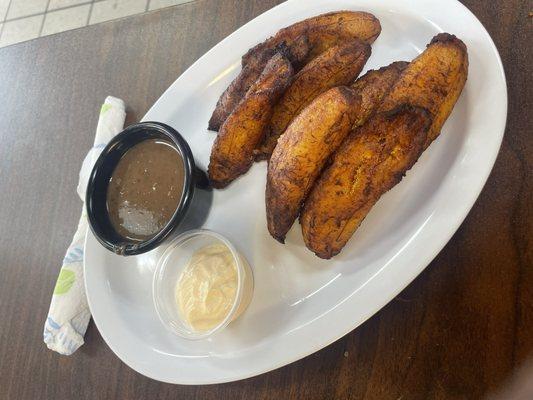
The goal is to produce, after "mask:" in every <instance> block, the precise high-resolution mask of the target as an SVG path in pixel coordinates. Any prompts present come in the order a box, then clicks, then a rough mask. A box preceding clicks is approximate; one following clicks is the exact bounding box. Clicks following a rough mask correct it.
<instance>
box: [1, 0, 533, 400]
mask: <svg viewBox="0 0 533 400" xmlns="http://www.w3.org/2000/svg"><path fill="white" fill-rule="evenodd" d="M276 3H277V1H274V0H245V1H239V0H200V1H196V2H193V3H189V4H185V5H181V6H177V7H172V8H168V9H164V10H160V11H157V12H153V13H148V14H145V15H141V16H137V17H133V18H129V19H125V20H120V21H116V22H111V23H105V24H101V25H95V26H91V27H87V28H84V29H80V30H75V31H70V32H65V33H61V34H58V35H53V36H50V37H45V38H41V39H38V40H35V41H31V42H27V43H23V44H19V45H15V46H12V47H7V48H3V49H0V97H1V103H0V143H1V144H0V226H1V228H2V229H1V233H0V399H10V400H11V399H17V400H18V399H54V400H59V399H115V398H116V399H189V398H191V399H393V400H397V399H403V400H407V399H479V398H485V397H486V396H489V395H491V394H495V393H496V392H498V391H500V390H502V388H503V387H505V386H506V385H508V384H509V382H511V381H512V379H513V376H515V375H516V373H517V371H519V369H520V368H521V366H522V365H525V364H526V363H527V361H528V360H531V359H533V262H532V261H533V257H532V245H531V239H532V236H533V235H532V223H533V221H532V204H533V190H532V182H533V179H532V162H533V160H532V158H533V148H532V147H533V146H532V137H533V135H532V127H533V121H532V119H531V115H532V111H533V104H532V97H533V86H532V82H531V76H532V75H533V74H532V71H531V66H532V65H533V59H532V57H533V53H532V48H531V43H532V42H533V41H532V39H533V38H532V35H531V33H532V28H533V26H532V24H533V19H532V18H530V16H529V13H530V11H532V9H531V3H530V2H528V1H526V0H506V1H482V0H467V1H464V4H465V5H466V6H467V7H468V8H469V9H470V10H472V11H473V13H474V14H475V15H476V16H477V17H478V18H479V19H480V20H481V21H482V23H483V24H484V25H485V27H486V28H487V30H488V31H489V32H490V34H491V35H492V37H493V39H494V41H495V43H496V45H497V47H498V49H499V51H500V54H501V56H502V59H503V63H504V66H505V71H506V74H507V80H508V89H509V116H508V122H507V130H506V133H505V137H504V141H503V146H502V149H501V151H500V154H499V157H498V159H497V161H496V165H495V166H494V170H493V171H492V174H491V176H490V178H489V180H488V182H487V184H486V186H485V188H484V190H483V192H482V193H481V196H480V197H479V199H478V201H477V202H476V204H475V205H474V207H473V209H472V211H471V212H470V214H469V215H468V217H467V218H466V220H465V222H464V223H463V224H462V226H461V227H460V229H459V230H458V231H457V233H456V234H455V235H454V237H453V238H452V240H451V241H450V242H449V243H448V245H447V246H446V247H445V248H444V249H443V250H442V251H441V253H440V254H439V255H438V256H437V257H436V258H435V260H434V261H433V262H432V263H431V265H430V266H428V268H427V269H426V270H425V271H424V272H423V273H422V274H421V275H420V276H419V277H418V278H417V279H416V280H415V281H414V282H413V283H412V284H411V285H409V286H408V287H407V288H406V289H405V290H404V291H403V292H402V293H401V294H400V295H399V296H398V297H397V298H395V299H394V300H393V301H391V302H390V303H389V304H388V305H387V306H386V307H385V308H383V309H382V310H381V311H380V312H379V313H377V314H376V315H375V316H374V317H372V318H371V319H370V320H368V321H367V322H366V323H364V324H363V325H362V326H360V327H359V328H357V329H356V330H355V331H354V332H352V333H351V334H349V335H347V336H345V337H344V338H342V339H340V340H338V341H337V342H335V343H333V344H332V345H330V346H328V347H327V348H325V349H323V350H321V351H319V352H317V353H315V354H313V355H311V356H309V357H307V358H305V359H303V360H300V361H298V362H296V363H293V364H291V365H288V366H286V367H284V368H280V369H278V370H275V371H273V372H270V373H267V374H264V375H261V376H258V377H255V378H250V379H247V380H244V381H240V382H234V383H229V384H224V385H214V386H196V387H187V386H177V385H169V384H163V383H159V382H156V381H153V380H150V379H148V378H145V377H143V376H141V375H139V374H137V373H136V372H134V371H133V370H131V369H130V368H129V367H127V366H126V365H124V364H123V363H122V362H121V361H120V360H119V359H118V358H117V357H116V356H115V355H114V354H113V353H112V352H111V350H110V349H109V348H108V347H107V345H106V344H105V343H104V341H103V340H102V338H101V336H100V335H99V333H98V331H97V330H96V328H95V326H94V325H93V324H92V323H91V325H90V327H89V330H88V331H87V335H86V338H85V339H86V344H85V345H84V346H82V347H81V348H80V350H79V351H78V352H77V353H75V354H74V355H73V356H71V357H64V356H59V355H58V354H56V353H53V352H51V351H49V350H48V349H47V348H46V346H45V345H44V344H43V342H42V330H43V322H44V319H45V317H46V314H47V311H48V307H49V302H50V296H51V293H52V290H53V287H54V284H55V281H56V278H57V274H58V268H59V266H60V264H61V260H62V258H63V255H64V252H65V250H66V248H67V246H68V244H69V243H70V239H71V237H72V234H73V232H74V229H75V225H76V223H77V220H78V217H79V213H80V209H81V202H80V201H79V199H78V198H77V195H76V192H75V188H76V183H77V179H78V170H79V167H80V165H81V161H82V159H83V157H84V155H85V153H86V152H87V150H88V149H89V147H90V145H91V143H92V139H93V136H94V131H95V127H96V122H97V116H98V110H99V107H100V105H101V103H102V102H103V100H104V99H105V97H106V96H107V95H108V94H113V95H115V96H118V97H121V98H123V99H124V100H125V101H126V103H127V104H128V105H129V109H128V122H133V121H136V120H138V119H139V118H140V117H141V116H142V115H143V114H144V113H145V112H146V111H147V110H148V108H149V107H150V106H151V104H152V103H153V102H154V101H155V100H156V99H157V98H158V97H159V96H160V95H161V94H162V92H163V91H164V90H165V89H166V88H167V87H168V86H169V85H170V84H171V83H172V82H173V81H174V80H175V79H176V77H177V76H178V75H180V73H181V72H183V71H184V70H185V69H186V68H187V67H188V66H190V65H191V64H192V63H193V62H194V61H195V60H196V59H198V58H199V57H200V56H201V55H202V54H204V53H205V52H206V51H207V50H209V49H210V48H211V47H212V46H214V45H215V44H216V43H218V42H219V41H220V40H221V39H223V38H224V37H225V36H227V35H228V34H230V33H231V32H233V31H234V30H235V29H237V28H238V27H239V26H241V25H242V24H244V23H246V22H247V21H249V20H250V19H252V18H254V17H255V16H257V15H259V14H260V13H262V12H264V11H266V10H267V9H269V8H271V7H272V6H274V5H275V4H276ZM486 84H487V85H490V82H486ZM489 134H491V133H490V132H487V135H489ZM530 362H533V361H530ZM531 368H533V365H532V367H531ZM532 374H533V372H532ZM530 379H533V377H530ZM507 398H511V397H507ZM524 398H526V397H524ZM528 398H531V397H528Z"/></svg>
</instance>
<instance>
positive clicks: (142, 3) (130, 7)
mask: <svg viewBox="0 0 533 400" xmlns="http://www.w3.org/2000/svg"><path fill="white" fill-rule="evenodd" d="M147 3H148V0H104V1H99V2H97V3H94V5H93V10H92V13H91V19H90V21H89V23H90V24H96V23H98V22H104V21H110V20H112V19H117V18H121V17H126V16H128V15H133V14H139V13H142V12H144V10H145V9H146V5H147Z"/></svg>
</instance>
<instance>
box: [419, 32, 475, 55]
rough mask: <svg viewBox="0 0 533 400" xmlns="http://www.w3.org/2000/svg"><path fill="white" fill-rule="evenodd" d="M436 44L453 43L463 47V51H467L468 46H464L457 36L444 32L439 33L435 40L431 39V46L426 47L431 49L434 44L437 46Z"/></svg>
mask: <svg viewBox="0 0 533 400" xmlns="http://www.w3.org/2000/svg"><path fill="white" fill-rule="evenodd" d="M435 43H445V44H446V43H453V44H455V45H458V46H459V47H461V49H462V50H463V51H465V52H466V51H467V50H466V44H464V42H463V41H462V40H461V39H459V38H458V37H457V36H455V35H452V34H451V33H446V32H442V33H439V34H438V35H435V36H434V37H433V39H431V42H429V44H428V45H427V46H426V47H429V46H431V45H432V44H435Z"/></svg>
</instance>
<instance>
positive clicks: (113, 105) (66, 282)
mask: <svg viewBox="0 0 533 400" xmlns="http://www.w3.org/2000/svg"><path fill="white" fill-rule="evenodd" d="M125 119H126V110H125V106H124V102H123V101H122V100H120V99H117V98H116V97H111V96H109V97H107V98H106V99H105V102H104V104H103V105H102V108H101V109H100V118H99V120H98V126H97V128H96V136H95V138H94V146H93V148H92V149H91V150H90V151H89V153H88V154H87V156H86V157H85V160H83V164H82V167H81V170H80V179H79V182H78V195H79V196H80V198H81V200H82V201H85V190H86V188H87V182H88V179H89V175H90V173H91V170H92V167H93V165H94V163H95V162H96V160H97V159H98V156H99V155H100V153H101V152H102V150H103V148H104V147H105V145H106V144H107V143H108V142H109V141H110V140H111V138H113V136H115V135H116V134H117V133H119V132H120V131H121V130H122V129H123V127H124V120H125ZM88 227H89V225H88V222H87V213H86V211H85V206H83V208H82V212H81V217H80V222H79V223H78V229H77V230H76V233H75V234H74V238H73V239H72V243H71V244H70V246H69V248H68V250H67V254H66V255H65V258H64V259H63V265H62V266H61V271H60V272H59V277H58V278H57V283H56V286H55V288H54V294H53V295H52V302H51V304H50V310H49V311H48V317H47V318H46V321H45V323H44V334H43V335H44V342H45V343H46V345H47V346H48V348H49V349H51V350H54V351H57V352H58V353H61V354H64V355H70V354H72V353H74V352H75V351H76V350H77V349H78V347H80V346H81V345H82V344H83V336H84V335H85V331H86V330H87V325H88V323H89V319H90V318H91V313H90V311H89V306H88V304H87V297H86V296H85V285H84V282H83V250H84V245H85V236H86V234H87V229H88Z"/></svg>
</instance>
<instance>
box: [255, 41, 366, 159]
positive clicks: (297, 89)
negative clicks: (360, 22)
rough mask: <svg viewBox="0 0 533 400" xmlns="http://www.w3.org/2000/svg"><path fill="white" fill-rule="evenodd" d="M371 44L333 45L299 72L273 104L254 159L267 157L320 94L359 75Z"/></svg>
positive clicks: (345, 83) (354, 42) (346, 43)
mask: <svg viewBox="0 0 533 400" xmlns="http://www.w3.org/2000/svg"><path fill="white" fill-rule="evenodd" d="M370 52H371V49H370V45H368V44H367V43H365V42H362V41H360V40H358V39H355V40H351V41H350V42H345V43H343V44H340V45H338V46H334V47H332V48H330V49H329V50H327V51H325V52H324V53H322V54H321V55H320V56H318V57H317V58H315V59H314V60H313V61H311V62H310V63H309V64H307V65H306V66H305V67H304V68H303V69H302V70H301V71H300V72H299V73H298V74H296V75H295V77H294V80H293V82H292V84H291V86H290V87H289V88H288V89H287V91H286V92H285V93H284V94H283V96H282V98H281V99H280V101H279V103H277V104H276V106H275V107H274V112H273V114H272V119H271V121H270V125H269V128H268V130H267V133H266V135H265V138H264V139H263V142H262V144H261V145H260V146H259V147H258V149H257V150H256V152H255V154H256V159H257V160H261V159H266V158H269V157H270V154H271V153H272V151H273V150H274V147H276V143H277V141H278V138H279V137H280V136H281V134H282V133H283V132H285V129H287V126H289V124H290V122H291V121H292V120H293V118H294V117H295V116H296V115H297V114H298V113H299V112H300V111H301V110H303V109H304V108H305V107H306V106H307V105H308V104H309V103H311V102H312V101H313V100H314V99H315V98H316V97H317V96H318V95H319V94H321V93H323V92H325V91H326V90H328V89H331V88H332V87H335V86H341V85H347V84H350V83H351V82H353V80H354V79H355V78H356V77H357V76H358V75H359V73H360V72H361V70H362V69H363V67H364V65H365V63H366V61H367V60H368V58H369V57H370Z"/></svg>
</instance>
